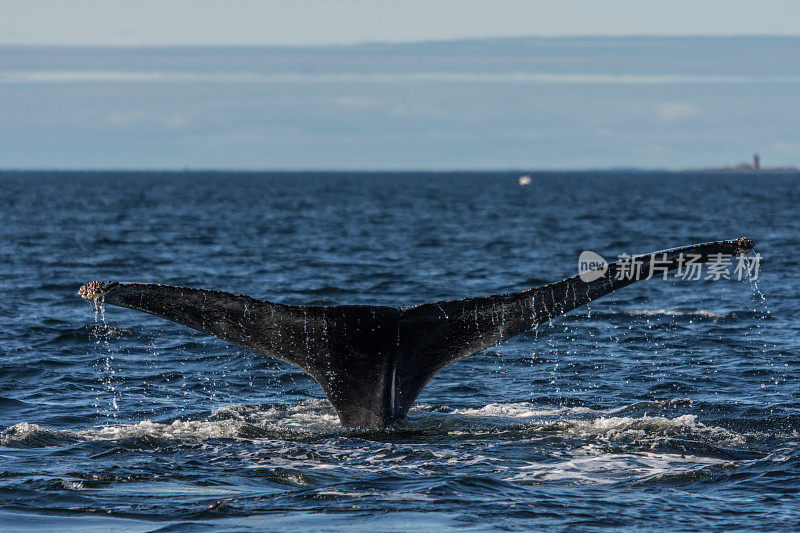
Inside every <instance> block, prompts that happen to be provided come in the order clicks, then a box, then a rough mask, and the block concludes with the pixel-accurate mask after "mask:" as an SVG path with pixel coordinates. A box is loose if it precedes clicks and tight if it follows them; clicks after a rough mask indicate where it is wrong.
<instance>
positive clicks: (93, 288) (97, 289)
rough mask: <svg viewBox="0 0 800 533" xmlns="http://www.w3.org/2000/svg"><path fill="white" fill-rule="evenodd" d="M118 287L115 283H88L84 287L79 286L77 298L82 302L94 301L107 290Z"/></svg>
mask: <svg viewBox="0 0 800 533" xmlns="http://www.w3.org/2000/svg"><path fill="white" fill-rule="evenodd" d="M115 285H118V283H116V282H113V283H112V282H110V281H90V282H89V283H87V284H86V285H81V287H80V288H79V289H78V296H80V297H81V298H83V299H84V300H90V301H91V300H94V299H95V298H99V297H100V296H102V295H103V294H104V293H105V292H106V291H107V290H108V289H110V288H111V287H114V286H115Z"/></svg>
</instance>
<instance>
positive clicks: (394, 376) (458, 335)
mask: <svg viewBox="0 0 800 533" xmlns="http://www.w3.org/2000/svg"><path fill="white" fill-rule="evenodd" d="M752 248H753V241H751V240H749V239H746V238H741V239H737V240H734V241H716V242H709V243H704V244H697V245H693V246H687V247H683V248H674V249H670V250H665V251H662V252H654V253H652V254H648V255H641V256H636V258H635V259H634V260H633V261H632V262H629V263H621V262H617V263H611V264H609V265H608V266H607V269H605V271H596V272H593V275H590V276H586V275H583V276H574V277H571V278H566V279H563V280H561V281H558V282H556V283H551V284H549V285H544V286H541V287H535V288H533V289H529V290H526V291H522V292H517V293H509V294H499V295H493V296H485V297H479V298H465V299H461V300H448V301H440V302H431V303H425V304H421V305H417V306H413V307H382V306H347V305H344V306H329V307H327V306H293V305H283V304H277V303H272V302H267V301H264V300H256V299H253V298H250V297H249V296H242V295H235V294H228V293H225V292H218V291H210V290H201V289H191V288H185V287H172V286H167V285H156V284H142V283H113V282H106V283H103V282H97V281H94V282H91V283H88V284H86V285H84V286H82V287H81V288H80V289H79V291H78V293H79V294H80V295H81V297H83V298H85V299H87V300H92V299H95V298H102V299H103V300H104V301H105V303H109V304H113V305H118V306H121V307H127V308H130V309H135V310H138V311H144V312H145V313H150V314H153V315H158V316H160V317H163V318H166V319H168V320H171V321H173V322H178V323H180V324H184V325H186V326H189V327H190V328H194V329H197V330H199V331H202V332H205V333H208V334H210V335H214V336H217V337H219V338H221V339H225V340H227V341H230V342H233V343H236V344H239V345H241V346H245V347H247V348H251V349H253V350H255V351H257V352H260V353H263V354H265V355H268V356H270V357H274V358H275V359H279V360H281V361H285V362H287V363H290V364H292V365H295V366H297V367H299V368H301V369H302V370H304V371H305V372H307V373H308V374H309V375H311V376H312V377H313V378H314V379H315V380H316V381H317V382H318V383H319V384H320V385H321V386H322V388H323V390H324V391H325V394H326V395H327V397H328V399H329V401H330V402H331V404H332V405H333V407H334V408H335V409H336V411H337V413H338V415H339V419H340V420H341V422H342V424H343V425H345V426H348V427H363V428H369V429H379V428H385V427H388V426H390V425H391V424H392V423H394V422H395V421H397V420H399V419H402V418H404V417H405V415H406V413H407V412H408V409H409V407H410V406H411V404H412V403H413V402H414V400H415V399H416V398H417V396H418V395H419V393H420V392H421V391H422V389H423V388H424V387H425V385H426V384H427V383H428V381H430V379H431V378H432V377H433V376H434V375H436V373H438V372H439V371H440V370H442V369H443V368H445V367H447V366H448V365H450V364H452V363H454V362H456V361H458V360H459V359H462V358H464V357H466V356H468V355H470V354H473V353H476V352H480V351H481V350H484V349H486V348H488V347H490V346H492V345H494V344H497V343H498V342H500V341H503V340H505V339H508V338H509V337H513V336H515V335H518V334H520V333H522V332H524V331H526V330H528V329H531V328H533V327H535V326H536V325H538V324H541V323H543V322H547V321H549V320H551V319H553V318H555V317H557V316H560V315H562V314H564V313H566V312H568V311H571V310H572V309H575V308H576V307H580V306H582V305H585V304H587V303H589V302H591V301H592V300H595V299H597V298H600V297H601V296H604V295H606V294H608V293H610V292H612V291H615V290H617V289H619V288H622V287H625V286H626V285H630V284H631V283H634V282H636V281H640V280H642V279H648V278H649V277H651V276H652V274H653V273H654V272H655V273H656V274H657V275H660V274H661V273H662V272H666V271H669V270H673V269H676V268H679V267H684V266H686V264H687V263H688V262H691V263H696V264H699V263H703V262H708V261H715V260H720V259H721V258H722V257H724V256H733V255H741V254H744V253H747V252H749V251H750V250H752ZM632 266H633V267H634V268H631V267H632ZM592 278H594V279H592ZM587 280H588V281H587Z"/></svg>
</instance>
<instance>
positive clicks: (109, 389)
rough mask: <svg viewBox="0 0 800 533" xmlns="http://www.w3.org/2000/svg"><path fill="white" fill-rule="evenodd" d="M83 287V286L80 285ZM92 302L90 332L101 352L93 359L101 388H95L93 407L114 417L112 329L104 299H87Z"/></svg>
mask: <svg viewBox="0 0 800 533" xmlns="http://www.w3.org/2000/svg"><path fill="white" fill-rule="evenodd" d="M82 288H83V287H82ZM89 301H90V302H91V304H92V310H93V315H94V324H95V326H94V328H93V329H92V334H93V335H94V337H95V339H96V340H95V346H97V350H98V353H100V354H102V356H101V357H100V360H99V361H95V364H94V368H95V370H96V371H97V372H98V374H99V375H100V382H101V383H102V389H95V392H96V393H97V396H96V398H95V403H94V406H95V409H96V410H97V412H98V413H100V414H104V415H106V416H111V417H113V418H116V417H117V415H118V414H119V401H120V395H119V384H118V380H119V377H118V375H117V370H116V368H115V365H114V354H113V352H112V350H111V345H110V343H109V339H110V338H111V336H112V334H113V331H112V328H110V327H109V326H108V323H107V322H106V307H105V299H104V298H103V297H102V296H100V297H98V298H92V299H91V300H89ZM104 397H105V398H110V399H109V400H108V405H107V406H106V407H101V405H103V404H105V401H101V400H102V399H103V398H104Z"/></svg>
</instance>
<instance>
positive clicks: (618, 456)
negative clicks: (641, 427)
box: [509, 445, 731, 484]
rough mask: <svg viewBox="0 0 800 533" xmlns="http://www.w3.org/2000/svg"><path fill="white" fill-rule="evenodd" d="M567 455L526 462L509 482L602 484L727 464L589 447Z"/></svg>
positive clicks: (674, 455) (696, 457) (708, 460)
mask: <svg viewBox="0 0 800 533" xmlns="http://www.w3.org/2000/svg"><path fill="white" fill-rule="evenodd" d="M571 454H572V455H570V456H568V457H566V458H565V459H564V460H562V461H555V462H532V463H528V464H527V465H525V466H523V467H521V468H520V469H519V472H518V473H516V474H515V475H513V476H511V477H510V478H509V481H515V482H520V481H523V482H532V481H537V482H559V481H560V482H563V481H569V482H573V483H593V484H594V483H600V484H606V483H617V482H619V481H623V480H631V479H639V480H643V479H650V478H653V477H658V476H665V475H669V476H674V475H681V474H685V473H689V472H695V471H698V470H702V469H704V468H707V467H709V466H712V465H730V464H731V463H730V462H729V461H724V460H722V459H717V458H713V457H700V456H695V455H685V454H675V453H649V452H630V453H609V452H605V451H603V450H601V449H600V448H599V447H597V446H593V445H590V446H584V447H583V448H581V449H580V450H577V451H574V452H571Z"/></svg>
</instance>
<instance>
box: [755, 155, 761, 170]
mask: <svg viewBox="0 0 800 533" xmlns="http://www.w3.org/2000/svg"><path fill="white" fill-rule="evenodd" d="M753 170H761V157H760V156H759V155H758V152H756V153H754V154H753Z"/></svg>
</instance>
